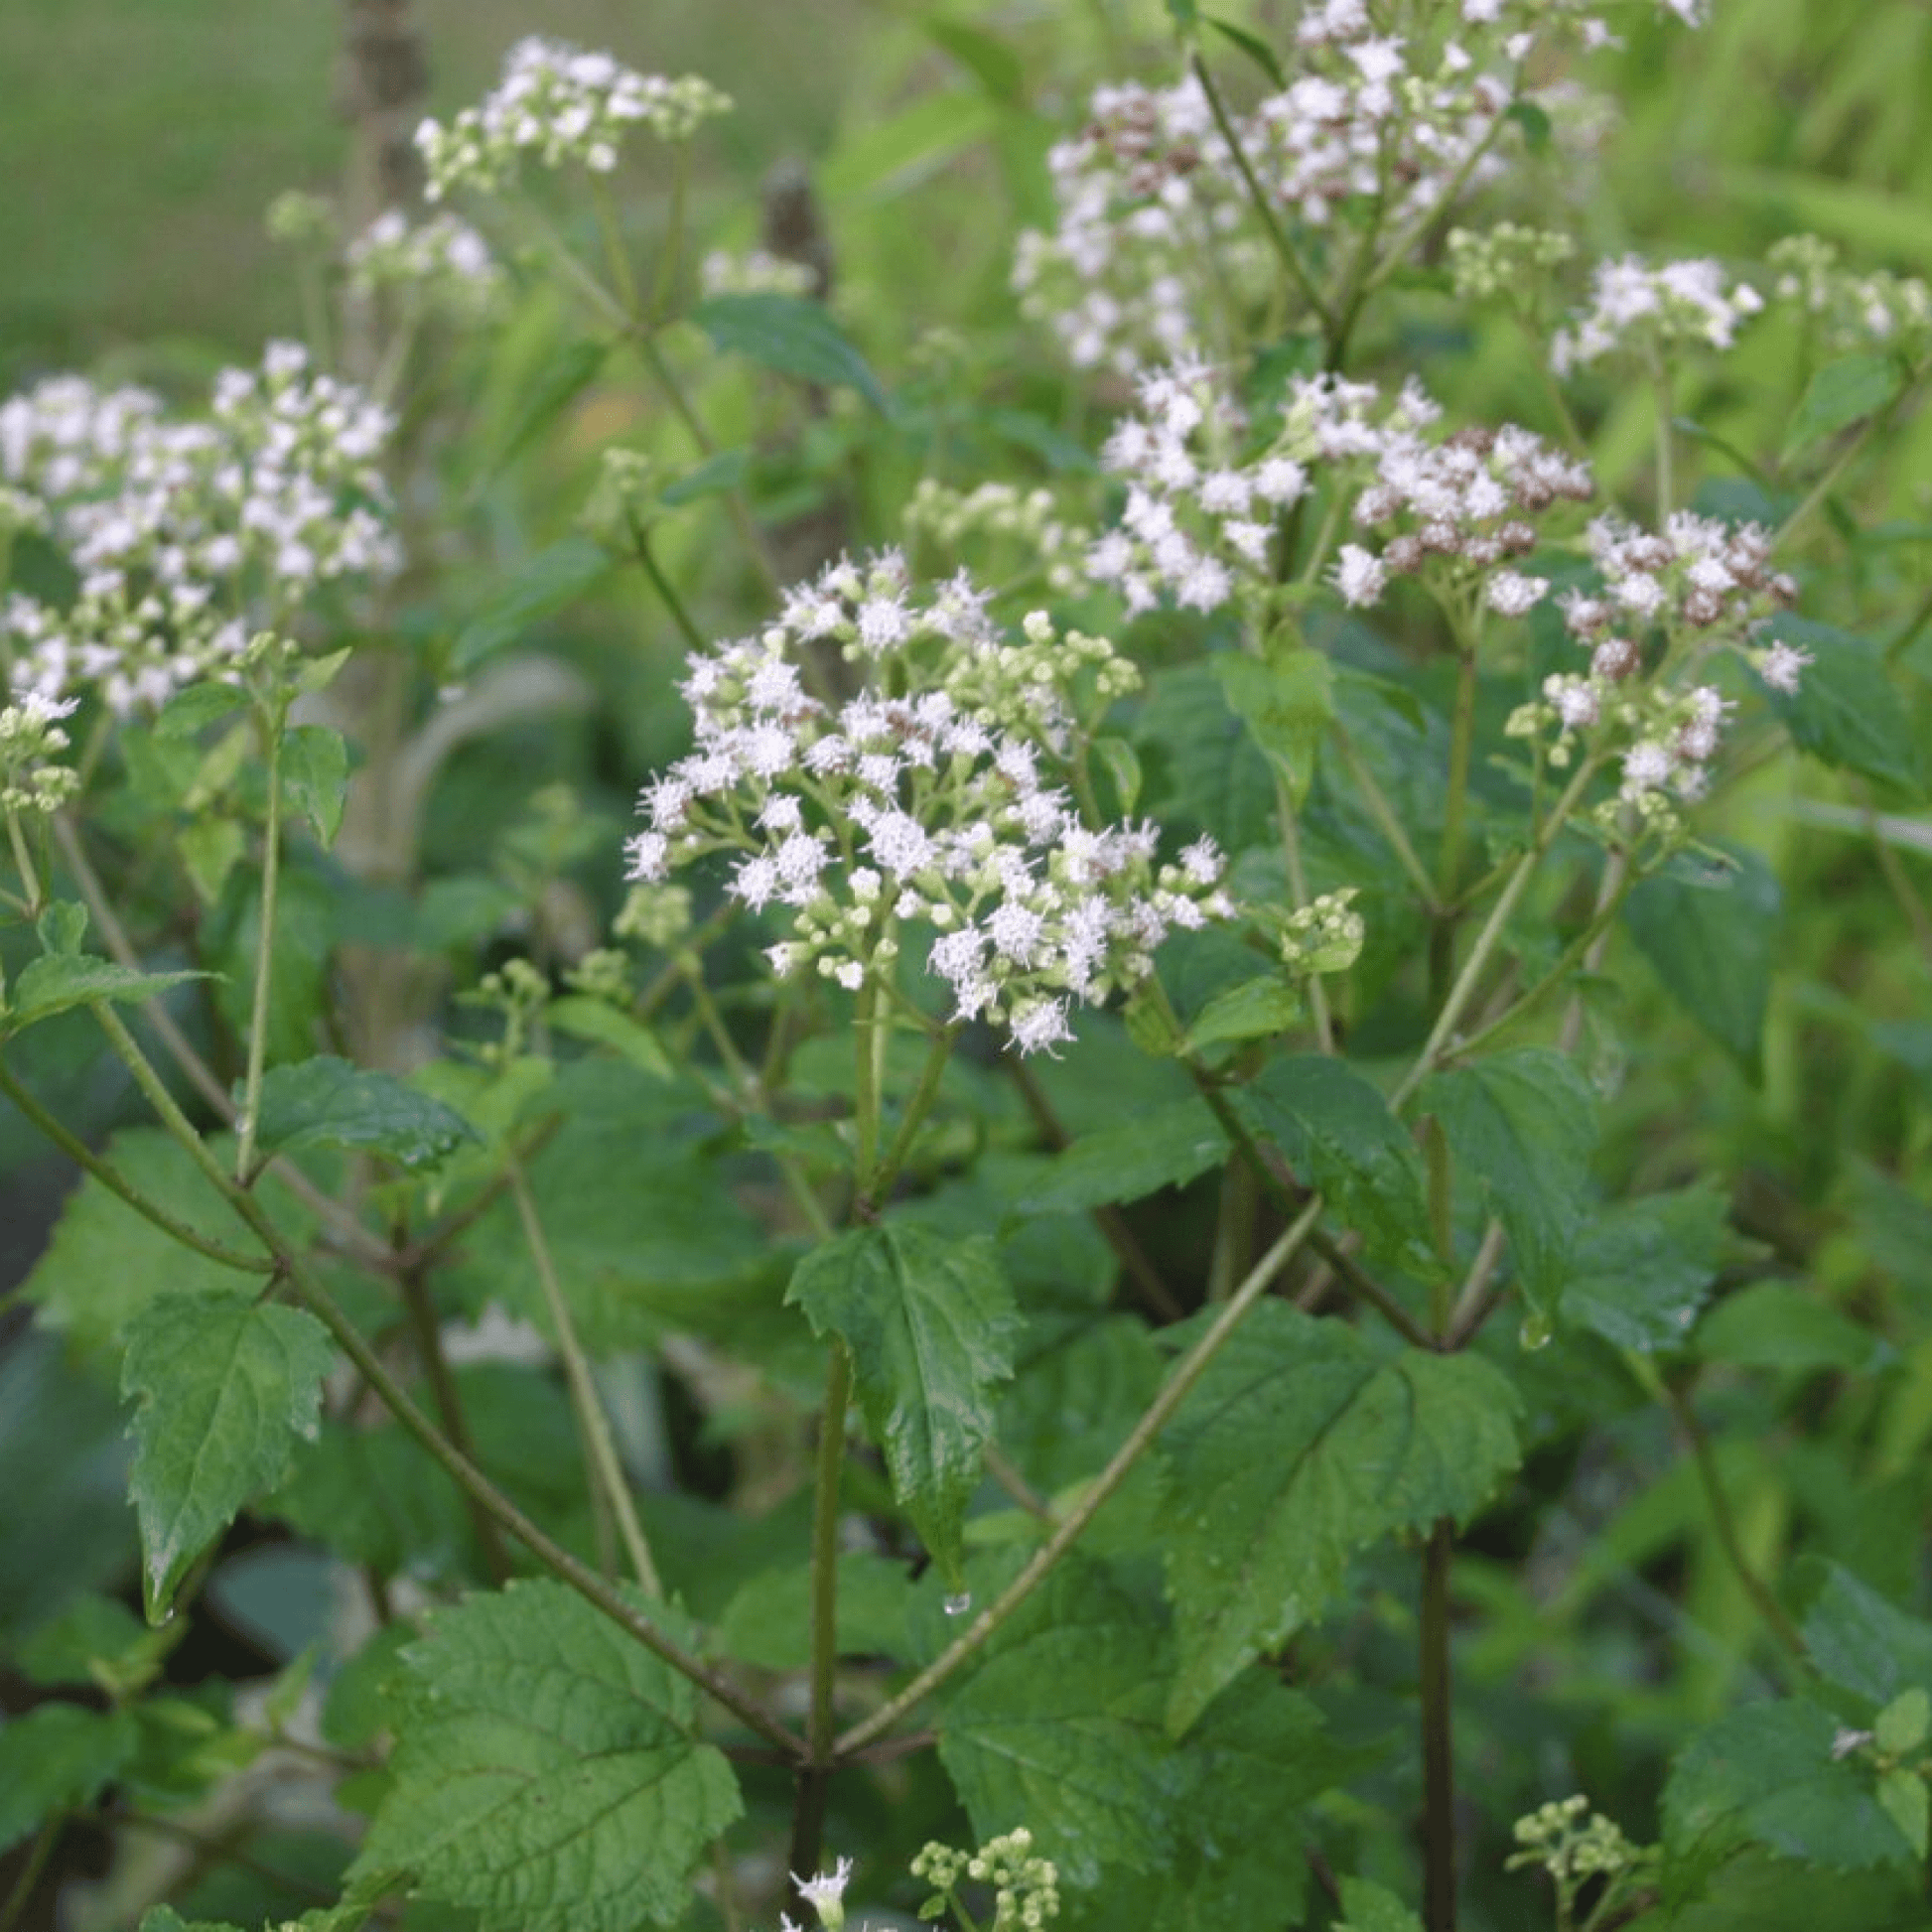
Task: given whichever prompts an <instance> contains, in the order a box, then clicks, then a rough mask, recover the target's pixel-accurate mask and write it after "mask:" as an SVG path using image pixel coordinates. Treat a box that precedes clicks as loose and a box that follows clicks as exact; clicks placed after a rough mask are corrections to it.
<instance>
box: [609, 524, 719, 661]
mask: <svg viewBox="0 0 1932 1932" xmlns="http://www.w3.org/2000/svg"><path fill="white" fill-rule="evenodd" d="M624 520H625V522H626V523H627V524H628V525H629V528H630V547H631V549H632V550H633V551H634V552H635V554H636V558H637V562H638V565H639V566H640V567H641V569H642V570H643V573H644V575H645V576H646V577H648V578H649V579H650V586H651V589H652V590H654V591H655V592H656V593H657V595H658V596H659V598H661V599H662V600H663V604H664V608H665V610H667V611H668V612H669V613H670V614H671V621H672V622H673V623H674V624H676V625H677V627H678V630H679V633H680V634H681V635H682V636H683V638H684V641H685V642H686V643H687V644H689V645H690V646H691V648H692V649H693V650H703V649H704V648H705V647H706V642H707V640H706V637H705V634H704V632H703V631H702V630H700V629H699V628H698V626H697V625H696V624H695V623H694V622H692V621H691V613H690V612H689V611H687V610H686V609H685V608H684V600H683V599H682V598H681V597H679V596H678V594H677V592H676V590H675V589H674V588H673V586H672V584H671V580H670V579H669V578H668V577H666V576H665V575H664V572H663V568H662V566H660V565H659V563H658V561H657V558H656V557H655V555H654V554H653V553H652V551H651V547H650V536H649V533H648V532H647V531H646V530H645V529H644V527H643V525H642V524H640V523H639V522H638V521H637V519H636V517H634V516H628V517H626V518H625V519H624Z"/></svg>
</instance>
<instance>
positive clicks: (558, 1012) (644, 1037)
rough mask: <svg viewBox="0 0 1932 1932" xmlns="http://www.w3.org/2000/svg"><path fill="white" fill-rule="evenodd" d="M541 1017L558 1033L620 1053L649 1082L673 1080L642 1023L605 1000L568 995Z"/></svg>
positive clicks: (551, 1006)
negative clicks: (651, 1079)
mask: <svg viewBox="0 0 1932 1932" xmlns="http://www.w3.org/2000/svg"><path fill="white" fill-rule="evenodd" d="M544 1018H545V1019H546V1020H548V1021H549V1023H550V1025H551V1026H553V1027H554V1028H555V1029H556V1030H557V1031H558V1032H559V1033H561V1034H568V1035H570V1036H571V1037H572V1038H573V1039H588V1040H591V1041H593V1042H595V1043H596V1044H597V1045H599V1046H608V1047H610V1048H611V1050H612V1051H613V1052H615V1053H621V1055H622V1056H623V1057H624V1058H625V1059H626V1060H628V1061H629V1062H630V1064H631V1065H632V1066H634V1067H636V1068H637V1069H638V1071H639V1072H642V1073H648V1074H650V1075H651V1077H652V1078H653V1079H658V1080H668V1079H670V1078H672V1077H673V1070H672V1067H671V1062H670V1061H669V1059H668V1058H666V1057H665V1053H664V1049H663V1047H661V1046H660V1045H658V1043H657V1036H656V1035H655V1034H653V1033H652V1032H651V1031H650V1029H649V1028H648V1027H646V1026H645V1025H644V1024H643V1022H642V1021H640V1020H633V1019H631V1017H630V1016H629V1014H627V1013H624V1012H621V1010H620V1009H618V1008H617V1007H614V1006H613V1005H612V1004H611V1003H610V1001H609V1000H593V999H591V998H590V997H589V996H588V995H585V994H569V995H566V996H565V998H563V999H561V1000H553V1001H552V1002H551V1003H550V1005H549V1006H548V1007H547V1008H545V1010H544Z"/></svg>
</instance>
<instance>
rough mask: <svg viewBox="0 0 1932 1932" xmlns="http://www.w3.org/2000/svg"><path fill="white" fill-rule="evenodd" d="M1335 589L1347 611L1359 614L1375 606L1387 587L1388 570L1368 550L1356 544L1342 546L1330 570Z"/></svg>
mask: <svg viewBox="0 0 1932 1932" xmlns="http://www.w3.org/2000/svg"><path fill="white" fill-rule="evenodd" d="M1333 578H1334V586H1335V589H1336V590H1337V591H1338V592H1339V593H1340V594H1341V601H1342V602H1343V603H1344V604H1346V605H1347V606H1348V607H1349V609H1350V610H1355V611H1359V610H1362V609H1365V608H1366V607H1367V606H1369V605H1371V604H1373V603H1375V602H1376V601H1377V599H1379V598H1380V597H1381V595H1382V593H1383V591H1384V590H1385V589H1386V588H1387V586H1388V581H1389V573H1388V567H1387V566H1386V565H1385V564H1384V563H1383V562H1382V559H1381V558H1380V557H1378V556H1376V555H1375V554H1374V553H1373V552H1372V551H1368V550H1364V549H1363V548H1362V547H1361V545H1360V544H1357V543H1344V544H1343V545H1342V546H1341V549H1340V550H1339V551H1338V552H1337V553H1336V556H1335V564H1334V571H1333Z"/></svg>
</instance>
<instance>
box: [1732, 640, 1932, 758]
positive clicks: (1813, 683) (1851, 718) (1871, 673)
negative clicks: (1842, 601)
mask: <svg viewBox="0 0 1932 1932" xmlns="http://www.w3.org/2000/svg"><path fill="white" fill-rule="evenodd" d="M1765 638H1766V640H1767V641H1770V640H1776V641H1778V642H1780V643H1787V644H1792V645H1795V646H1796V647H1797V648H1798V649H1800V650H1802V651H1805V652H1806V653H1808V654H1809V656H1810V658H1811V662H1810V663H1809V664H1807V665H1806V666H1805V667H1804V669H1803V671H1802V672H1800V674H1799V679H1798V688H1797V690H1796V691H1773V692H1771V693H1770V699H1771V703H1772V705H1773V707H1774V708H1775V709H1776V711H1777V713H1778V716H1779V717H1781V718H1782V719H1783V720H1784V723H1785V729H1786V730H1788V731H1789V732H1790V734H1791V737H1792V741H1793V742H1794V743H1795V744H1796V745H1797V746H1798V748H1799V750H1800V751H1804V752H1809V753H1810V754H1811V755H1812V757H1813V758H1815V759H1820V760H1822V761H1823V762H1824V763H1826V764H1829V765H1834V766H1836V767H1837V768H1838V769H1840V770H1842V771H1857V772H1860V773H1862V774H1863V776H1865V777H1867V778H1875V779H1877V780H1878V782H1879V783H1880V784H1886V785H1895V786H1896V787H1897V788H1898V789H1899V790H1901V791H1906V792H1910V793H1911V794H1913V795H1914V796H1920V795H1922V794H1923V792H1924V788H1925V764H1924V759H1923V756H1922V754H1921V753H1920V750H1919V744H1918V739H1917V737H1916V735H1915V734H1914V732H1913V729H1912V722H1911V714H1910V711H1909V710H1908V708H1907V707H1906V706H1905V704H1904V703H1903V702H1902V700H1901V699H1900V697H1899V693H1898V690H1897V687H1896V686H1895V685H1894V684H1893V683H1892V681H1891V679H1890V677H1889V676H1888V675H1887V674H1886V671H1885V667H1884V661H1883V659H1882V658H1881V657H1880V656H1879V654H1878V653H1877V651H1875V650H1874V649H1873V648H1872V647H1871V646H1870V645H1869V644H1868V643H1866V642H1865V640H1864V639H1863V637H1855V636H1853V635H1852V634H1851V632H1849V631H1845V630H1838V629H1834V628H1833V626H1832V625H1830V624H1828V623H1812V622H1809V621H1806V620H1805V619H1803V618H1794V617H1789V616H1785V615H1780V616H1778V617H1775V618H1773V619H1772V620H1771V621H1770V624H1769V625H1768V626H1767V628H1766V631H1765Z"/></svg>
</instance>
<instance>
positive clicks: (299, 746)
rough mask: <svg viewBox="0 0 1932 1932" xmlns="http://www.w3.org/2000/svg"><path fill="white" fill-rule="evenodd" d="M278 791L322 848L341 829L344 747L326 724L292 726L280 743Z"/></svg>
mask: <svg viewBox="0 0 1932 1932" xmlns="http://www.w3.org/2000/svg"><path fill="white" fill-rule="evenodd" d="M281 763H282V791H283V795H284V797H285V798H286V799H287V801H288V802H289V804H291V805H292V806H294V807H295V809H296V810H297V811H298V812H300V813H301V814H302V816H303V817H304V818H306V819H307V820H308V821H309V823H310V824H311V825H313V826H314V827H315V832H316V837H317V838H318V839H320V840H321V841H322V843H323V845H324V846H325V847H327V846H332V845H334V844H335V843H336V834H337V833H338V832H339V831H341V830H342V824H343V801H344V800H345V798H346V797H347V795H348V746H347V744H346V743H345V741H344V738H343V735H342V733H341V732H339V731H331V730H330V729H329V727H328V726H327V725H292V726H290V727H289V731H288V734H287V736H286V737H285V738H284V739H283V740H282V750H281Z"/></svg>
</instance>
